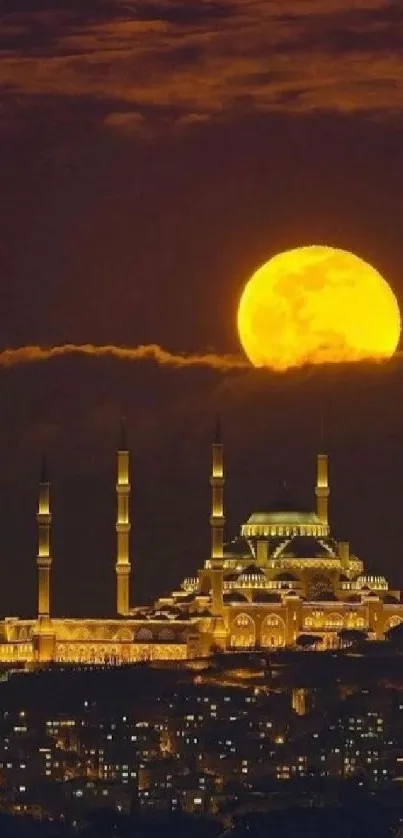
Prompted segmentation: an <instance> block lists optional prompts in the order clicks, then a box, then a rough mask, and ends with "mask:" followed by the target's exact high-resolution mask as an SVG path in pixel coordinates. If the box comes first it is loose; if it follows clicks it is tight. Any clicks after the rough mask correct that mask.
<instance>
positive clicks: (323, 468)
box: [315, 454, 330, 527]
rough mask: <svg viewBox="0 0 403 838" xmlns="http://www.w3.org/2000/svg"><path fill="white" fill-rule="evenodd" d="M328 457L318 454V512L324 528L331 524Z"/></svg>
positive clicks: (316, 490) (316, 493)
mask: <svg viewBox="0 0 403 838" xmlns="http://www.w3.org/2000/svg"><path fill="white" fill-rule="evenodd" d="M328 471H329V469H328V455H327V454H318V456H317V477H316V489H315V495H316V510H317V514H318V518H320V520H321V523H322V524H323V526H325V527H327V526H328V524H329V517H328V506H329V494H330V490H329V475H328Z"/></svg>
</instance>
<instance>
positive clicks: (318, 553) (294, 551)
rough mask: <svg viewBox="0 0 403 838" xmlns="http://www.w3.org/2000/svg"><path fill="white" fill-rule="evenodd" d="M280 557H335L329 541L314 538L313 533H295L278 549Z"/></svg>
mask: <svg viewBox="0 0 403 838" xmlns="http://www.w3.org/2000/svg"><path fill="white" fill-rule="evenodd" d="M280 554H281V556H282V557H284V558H285V557H287V558H296V559H317V558H324V559H333V558H337V556H336V554H335V551H334V550H333V549H332V546H331V544H330V543H326V541H322V540H320V539H318V538H315V536H313V535H296V536H294V537H293V538H291V539H290V540H289V541H288V542H287V544H285V546H284V548H283V550H281V551H280Z"/></svg>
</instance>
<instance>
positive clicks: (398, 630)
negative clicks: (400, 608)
mask: <svg viewBox="0 0 403 838" xmlns="http://www.w3.org/2000/svg"><path fill="white" fill-rule="evenodd" d="M385 637H386V640H389V641H390V642H391V643H393V645H394V647H395V648H396V649H399V651H400V650H401V649H403V622H402V623H398V624H397V626H392V628H390V629H388V631H385Z"/></svg>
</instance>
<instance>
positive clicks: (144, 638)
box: [136, 628, 153, 643]
mask: <svg viewBox="0 0 403 838" xmlns="http://www.w3.org/2000/svg"><path fill="white" fill-rule="evenodd" d="M152 639H153V633H152V631H151V630H150V629H148V628H141V629H139V630H138V632H137V634H136V640H139V641H140V642H142V643H143V642H148V641H149V640H152Z"/></svg>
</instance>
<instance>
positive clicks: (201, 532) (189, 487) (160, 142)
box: [0, 0, 403, 613]
mask: <svg viewBox="0 0 403 838" xmlns="http://www.w3.org/2000/svg"><path fill="white" fill-rule="evenodd" d="M1 32H2V34H1V38H0V183H1V192H0V218H1V225H0V266H1V291H2V293H1V313H2V330H1V335H2V337H1V345H0V351H1V350H3V349H6V348H8V347H16V346H20V345H27V344H29V345H31V344H40V345H44V346H49V345H52V344H61V343H64V342H70V341H71V342H78V343H86V342H91V343H96V344H103V343H114V344H117V345H129V346H136V345H138V344H143V343H144V344H148V343H157V344H159V345H161V346H162V347H164V348H165V349H166V350H167V351H170V352H183V353H188V352H206V351H213V352H215V351H216V352H219V353H236V352H239V342H238V337H237V333H236V308H237V304H238V299H239V295H240V292H241V289H242V287H243V284H244V282H245V281H246V279H247V278H248V277H249V276H250V275H251V273H252V272H253V271H254V270H255V269H256V268H257V267H258V266H259V265H260V264H262V262H264V261H265V260H266V259H268V258H270V256H272V255H273V254H275V253H277V252H279V251H281V250H282V249H286V248H289V247H294V246H298V245H301V244H311V243H325V244H329V245H334V246H338V247H343V248H347V249H349V250H351V251H353V252H354V253H356V254H357V255H359V256H361V257H362V258H364V259H366V260H368V261H369V262H370V263H371V264H373V265H374V266H375V267H376V268H377V269H378V270H379V271H380V272H381V274H382V275H383V276H385V278H386V279H387V280H388V282H389V283H390V284H391V286H392V288H393V290H394V292H395V293H396V295H397V297H398V300H399V304H400V307H401V309H402V307H403V278H402V271H401V265H402V243H401V230H402V226H403V209H402V206H403V205H402V191H403V143H402V139H403V130H402V129H403V119H402V104H403V67H402V62H403V34H402V33H403V6H402V4H401V3H400V2H387V0H385V2H383V0H356V2H351V0H349V2H347V0H327V2H324V0H284V2H283V3H281V4H278V3H274V2H269V0H254V1H253V0H252V1H251V2H248V3H246V2H243V0H242V2H241V0H233V2H221V3H220V2H216V3H214V2H211V3H208V2H200V0H198V2H190V0H187V2H184V3H181V2H169V0H168V2H159V0H155V2H148V3H147V2H137V0H133V2H130V3H128V4H127V3H123V2H120V0H104V2H103V3H102V4H98V3H97V4H95V3H94V2H92V0H85V2H84V3H83V2H74V0H69V2H67V0H56V2H54V1H53V0H52V2H50V0H5V2H3V4H2V8H1ZM357 316H359V312H358V313H357ZM402 395H403V393H402V367H401V362H400V360H399V359H396V360H395V361H393V362H392V363H391V364H389V365H387V366H386V367H384V368H383V367H382V368H381V367H377V366H375V367H371V366H367V365H364V366H363V367H357V368H356V369H349V370H344V369H341V368H340V369H338V368H337V369H334V370H327V369H323V370H317V371H315V372H310V371H300V372H298V373H291V374H289V375H288V374H287V375H286V376H284V377H276V376H273V375H271V374H269V373H267V374H266V373H261V372H259V371H253V370H251V371H250V372H242V371H240V372H231V373H230V374H222V373H216V372H211V371H207V370H199V369H195V370H184V369H183V370H169V369H161V368H158V367H157V366H156V365H155V364H154V363H153V362H148V361H147V362H144V363H142V364H139V365H131V364H130V363H126V362H119V361H115V360H112V359H100V360H96V359H85V358H77V357H74V358H63V359H54V360H52V361H51V362H49V363H48V364H44V365H42V364H33V365H32V366H28V367H24V368H22V367H21V368H16V369H10V370H0V462H1V469H0V500H1V502H0V562H1V565H0V574H4V579H6V580H9V584H8V582H7V593H6V592H5V587H4V586H3V585H0V611H2V612H4V613H9V610H10V609H11V611H13V612H14V611H15V609H16V608H17V607H18V605H19V603H20V602H21V599H22V604H23V607H24V608H25V609H26V610H30V611H31V612H33V610H34V607H35V596H34V589H35V588H34V586H35V553H36V542H35V539H36V532H35V504H36V495H35V493H36V478H37V475H38V474H39V461H40V455H41V452H42V451H43V450H46V451H48V453H49V459H50V468H51V476H52V480H53V483H54V508H53V513H54V551H53V552H54V559H55V563H54V587H55V605H56V607H57V610H58V611H59V613H61V612H63V610H64V609H66V608H67V606H69V607H71V609H72V610H73V611H74V612H79V611H84V609H87V603H88V602H90V606H91V607H90V609H89V610H92V611H93V612H94V613H103V612H104V611H105V610H106V608H107V607H108V603H109V602H110V607H112V603H113V562H114V549H115V547H114V544H115V542H114V539H115V533H114V516H115V507H114V503H115V498H114V481H115V475H114V468H115V461H114V452H115V444H116V440H117V437H118V429H119V420H120V416H121V415H122V413H124V414H125V415H127V418H128V433H129V439H130V444H131V447H132V450H133V532H132V538H133V599H134V600H136V599H137V600H140V599H142V598H144V597H145V596H149V598H151V597H152V596H153V595H155V594H157V593H159V592H160V591H161V588H162V589H163V588H165V587H166V588H169V587H170V586H171V585H174V584H175V583H177V582H178V581H179V580H180V578H181V577H182V576H183V575H185V574H186V571H187V570H189V573H191V572H192V571H193V570H194V569H195V568H196V567H197V566H198V563H199V561H200V558H204V550H205V549H207V547H208V539H209V534H208V492H209V487H208V475H209V466H210V460H209V458H210V448H209V444H210V431H211V428H212V426H213V423H214V415H215V412H216V411H217V410H219V411H220V412H221V413H222V415H223V426H224V435H225V442H226V453H227V458H228V471H229V472H230V473H231V488H230V489H229V492H228V495H229V497H228V499H227V505H228V518H229V533H228V534H230V532H231V529H232V528H233V527H235V525H236V526H238V524H239V523H240V520H241V519H242V517H246V516H247V514H248V513H249V511H250V510H251V508H253V506H255V505H256V504H257V503H258V502H262V503H263V502H268V501H269V500H270V498H271V497H272V495H273V493H275V492H276V486H277V485H278V482H279V480H280V479H282V477H283V476H284V477H285V479H286V480H287V481H289V482H290V483H291V484H292V483H293V482H294V483H295V484H296V492H297V494H298V496H300V495H302V496H303V498H304V499H305V500H306V499H308V500H309V497H310V496H311V495H310V494H309V492H310V490H311V486H310V485H307V483H306V480H307V475H308V474H309V470H310V469H311V473H312V490H313V484H314V455H315V453H316V449H317V444H318V437H319V430H318V429H319V427H320V423H321V419H322V416H324V418H325V425H326V428H327V436H328V440H329V447H330V451H331V455H332V458H331V488H332V496H331V507H330V508H331V515H332V516H333V515H334V516H335V519H336V526H335V531H336V534H338V533H340V537H343V538H344V537H345V538H349V537H350V538H351V540H352V543H353V547H354V549H355V550H356V551H357V553H358V554H359V555H360V557H361V558H363V559H364V560H365V561H366V562H367V563H368V564H369V566H370V567H371V566H374V567H375V565H377V567H378V570H379V572H383V565H385V571H387V574H388V575H390V576H391V577H392V578H393V579H394V580H395V582H396V584H397V585H403V570H402V559H401V545H402V543H403V516H402V514H401V509H402V501H403V455H402V450H403V433H402V428H403V421H402V420H403V407H402V405H403V399H402ZM98 565H99V566H100V573H99V579H98V577H97V585H99V588H97V589H96V590H94V589H93V588H92V578H91V574H90V572H89V568H90V567H91V568H93V567H96V566H98ZM69 567H70V568H71V570H70V573H67V569H68V568H69ZM87 567H88V572H87ZM108 567H110V590H109V588H108V578H107V572H106V571H107V569H108ZM101 571H102V572H101ZM0 578H1V576H0ZM21 580H24V581H23V583H21ZM21 585H22V586H23V591H22V597H21ZM137 586H138V589H139V593H138V596H137ZM87 610H88V609H87Z"/></svg>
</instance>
